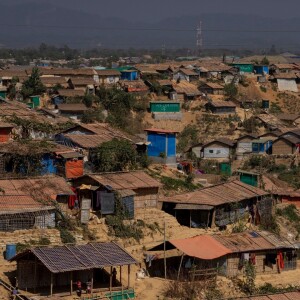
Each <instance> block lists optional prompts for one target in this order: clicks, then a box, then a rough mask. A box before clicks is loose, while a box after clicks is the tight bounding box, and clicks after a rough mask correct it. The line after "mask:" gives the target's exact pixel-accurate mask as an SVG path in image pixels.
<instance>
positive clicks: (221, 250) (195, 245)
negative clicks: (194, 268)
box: [170, 235, 232, 260]
mask: <svg viewBox="0 0 300 300" xmlns="http://www.w3.org/2000/svg"><path fill="white" fill-rule="evenodd" d="M170 243H171V244H172V245H174V246H175V247H176V248H177V249H179V250H180V251H182V252H183V253H184V254H186V255H189V256H191V257H197V258H200V259H207V260H210V259H216V258H219V257H221V256H224V255H227V254H229V253H232V251H231V250H230V249H228V248H226V247H225V246H223V245H222V244H221V243H220V242H218V241H216V240H215V239H214V238H213V237H212V236H209V235H199V236H196V237H193V238H188V239H181V240H171V241H170Z"/></svg>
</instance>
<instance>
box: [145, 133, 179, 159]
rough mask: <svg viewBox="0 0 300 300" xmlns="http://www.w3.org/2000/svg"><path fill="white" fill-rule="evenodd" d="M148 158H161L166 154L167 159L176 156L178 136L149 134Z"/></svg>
mask: <svg viewBox="0 0 300 300" xmlns="http://www.w3.org/2000/svg"><path fill="white" fill-rule="evenodd" d="M148 142H150V143H151V144H150V145H149V146H148V156H152V157H159V156H160V154H161V153H165V155H166V157H175V156H176V135H175V134H165V133H156V132H148Z"/></svg>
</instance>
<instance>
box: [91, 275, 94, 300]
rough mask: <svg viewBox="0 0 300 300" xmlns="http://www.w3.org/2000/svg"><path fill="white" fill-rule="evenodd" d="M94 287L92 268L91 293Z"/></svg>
mask: <svg viewBox="0 0 300 300" xmlns="http://www.w3.org/2000/svg"><path fill="white" fill-rule="evenodd" d="M93 288H94V269H93V270H92V278H91V293H92V294H93Z"/></svg>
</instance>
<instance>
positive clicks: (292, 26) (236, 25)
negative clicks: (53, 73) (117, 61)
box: [0, 3, 300, 51]
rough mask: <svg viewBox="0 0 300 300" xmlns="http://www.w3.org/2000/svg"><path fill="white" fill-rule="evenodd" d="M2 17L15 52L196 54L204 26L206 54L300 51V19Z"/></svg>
mask: <svg viewBox="0 0 300 300" xmlns="http://www.w3.org/2000/svg"><path fill="white" fill-rule="evenodd" d="M0 11H1V19H0V44H1V45H2V46H4V47H9V48H11V47H31V46H37V45H39V44H41V43H42V42H44V43H47V44H52V45H68V46H70V47H76V48H91V47H96V46H99V47H104V48H128V47H133V48H161V47H162V45H165V47H166V48H179V47H180V48H184V47H186V48H193V47H195V45H196V27H197V24H198V23H199V20H202V24H203V42H204V47H206V48H248V49H264V48H266V49H269V48H270V47H271V45H272V44H275V45H276V47H278V48H282V49H284V50H289V51H296V50H297V49H298V48H300V35H299V32H300V18H294V19H286V20H283V19H276V18H271V17H258V16H252V15H247V14H245V15H228V14H205V15H199V16H182V17H171V18H166V19H164V20H162V21H160V22H155V23H154V22H153V23H147V22H135V20H134V19H133V20H126V19H125V17H124V19H119V18H101V17H99V16H98V15H97V14H96V13H95V14H89V13H85V12H80V11H77V10H73V9H72V8H58V7H57V6H54V5H51V4H45V3H44V4H43V3H40V4H33V3H32V4H22V3H20V4H16V5H14V6H6V5H0ZM145 29H147V30H145ZM149 29H155V30H149ZM298 30H299V32H297V31H298ZM278 31H281V32H278Z"/></svg>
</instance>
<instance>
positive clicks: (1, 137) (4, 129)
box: [0, 122, 15, 143]
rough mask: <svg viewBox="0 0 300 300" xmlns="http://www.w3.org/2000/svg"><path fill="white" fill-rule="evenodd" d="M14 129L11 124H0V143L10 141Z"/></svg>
mask: <svg viewBox="0 0 300 300" xmlns="http://www.w3.org/2000/svg"><path fill="white" fill-rule="evenodd" d="M14 127H15V126H14V125H12V124H9V123H6V122H0V143H6V142H8V141H9V140H10V138H11V134H12V130H13V128H14Z"/></svg>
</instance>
